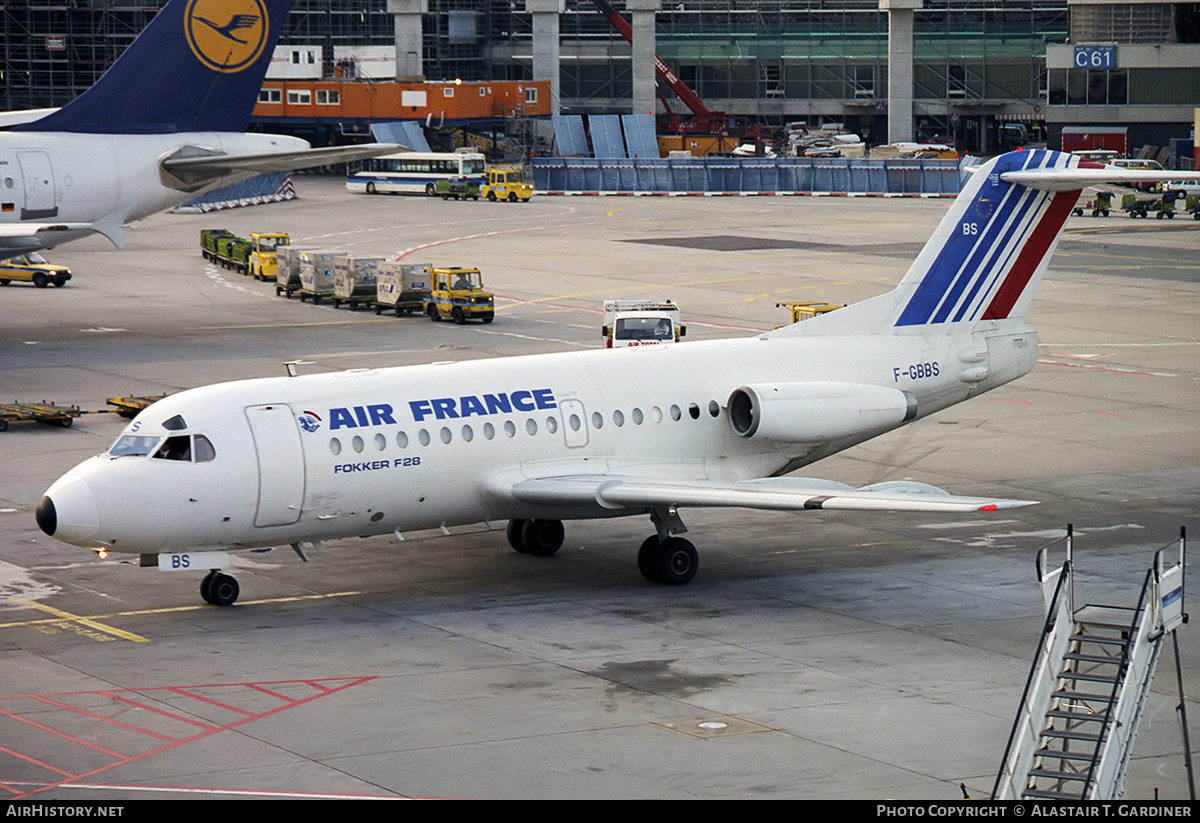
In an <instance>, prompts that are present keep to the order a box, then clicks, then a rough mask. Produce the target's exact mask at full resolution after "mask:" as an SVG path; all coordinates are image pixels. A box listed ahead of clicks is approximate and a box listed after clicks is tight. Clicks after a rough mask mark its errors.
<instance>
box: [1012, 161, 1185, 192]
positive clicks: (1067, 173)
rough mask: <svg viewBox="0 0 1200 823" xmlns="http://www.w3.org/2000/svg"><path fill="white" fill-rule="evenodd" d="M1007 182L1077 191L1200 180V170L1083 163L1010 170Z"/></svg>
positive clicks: (1051, 189)
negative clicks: (1138, 167) (1121, 167)
mask: <svg viewBox="0 0 1200 823" xmlns="http://www.w3.org/2000/svg"><path fill="white" fill-rule="evenodd" d="M1000 179H1001V180H1003V181H1004V182H1005V183H1016V184H1019V185H1022V186H1028V187H1029V188H1032V189H1041V190H1042V191H1055V192H1057V191H1074V190H1078V189H1082V188H1084V187H1085V186H1102V185H1104V184H1105V183H1112V184H1114V185H1128V184H1130V183H1168V182H1171V181H1174V180H1181V181H1182V180H1191V181H1196V182H1200V172H1196V171H1164V170H1163V169H1120V168H1117V167H1116V166H1103V165H1100V164H1099V163H1080V164H1079V167H1078V168H1073V169H1029V170H1024V171H1009V172H1004V173H1003V174H1001V175H1000Z"/></svg>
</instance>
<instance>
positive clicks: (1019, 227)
mask: <svg viewBox="0 0 1200 823" xmlns="http://www.w3.org/2000/svg"><path fill="white" fill-rule="evenodd" d="M1170 174H1171V179H1177V178H1181V177H1184V176H1188V177H1192V176H1200V175H1196V174H1195V173H1188V172H1171V173H1170ZM1160 179H1166V175H1165V173H1164V172H1162V171H1149V172H1148V171H1146V170H1133V169H1117V168H1113V167H1110V166H1105V165H1102V164H1099V163H1094V162H1090V161H1087V160H1082V159H1081V158H1079V157H1076V156H1074V155H1071V154H1063V153H1061V152H1054V151H1020V152H1010V153H1008V154H1003V155H1000V156H999V157H996V158H994V159H992V160H990V161H988V162H987V163H985V164H984V165H982V166H980V167H979V168H978V169H976V170H975V173H974V174H972V175H971V177H970V179H969V180H967V182H966V185H965V186H964V187H963V190H962V192H961V193H960V194H959V195H958V198H957V199H956V200H955V201H954V203H953V204H952V205H951V206H950V210H949V211H948V212H947V213H946V216H945V217H943V218H942V222H941V223H940V224H939V225H938V227H937V230H936V231H935V232H934V233H933V235H932V236H931V237H930V238H929V241H928V242H927V243H926V244H925V247H924V248H923V249H922V250H921V253H920V254H919V255H918V256H917V259H916V260H915V261H914V262H913V264H912V266H911V267H910V268H909V270H908V273H907V274H906V275H905V276H904V279H903V280H901V282H900V284H899V285H898V286H897V287H896V288H895V289H894V290H893V291H891V292H888V293H887V294H883V295H880V296H879V297H876V298H873V299H871V300H867V301H864V302H862V303H857V304H854V305H852V306H849V307H847V308H845V309H839V310H838V311H835V312H829V313H828V314H825V315H822V316H820V317H817V318H813V319H812V320H805V321H804V322H802V323H797V324H794V325H792V326H785V327H783V328H782V329H779V330H777V331H775V332H770V333H769V334H771V335H778V336H789V335H809V334H821V335H825V334H844V333H855V334H861V333H877V334H880V333H884V334H886V333H906V332H907V333H914V332H916V333H924V332H929V331H936V330H944V331H953V330H957V329H962V328H964V327H965V328H972V327H974V326H976V325H978V324H980V323H984V322H985V321H996V322H997V323H1003V322H1004V321H1008V323H1009V324H1011V325H1014V326H1019V325H1021V324H1022V323H1023V321H1024V317H1025V312H1026V311H1027V310H1028V309H1029V304H1030V302H1031V301H1032V300H1033V294H1034V292H1035V291H1036V290H1037V287H1038V284H1040V283H1041V280H1042V275H1043V273H1044V272H1045V270H1046V266H1047V265H1048V264H1049V262H1050V257H1051V256H1052V255H1053V253H1054V249H1055V247H1056V246H1057V245H1058V240H1059V237H1060V236H1061V235H1062V230H1063V226H1064V225H1065V224H1066V220H1067V217H1068V216H1070V214H1071V210H1072V208H1073V207H1074V206H1075V203H1076V201H1077V200H1078V198H1079V193H1080V191H1081V190H1082V189H1083V188H1084V187H1085V186H1089V185H1095V184H1098V183H1104V182H1112V181H1115V180H1160Z"/></svg>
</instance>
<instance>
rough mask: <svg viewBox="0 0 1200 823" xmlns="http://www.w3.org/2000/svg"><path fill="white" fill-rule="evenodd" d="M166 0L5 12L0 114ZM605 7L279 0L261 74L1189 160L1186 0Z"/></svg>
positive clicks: (48, 92)
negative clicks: (480, 85) (492, 91)
mask: <svg viewBox="0 0 1200 823" xmlns="http://www.w3.org/2000/svg"><path fill="white" fill-rule="evenodd" d="M162 4H163V0H92V2H85V1H84V0H79V1H78V2H67V3H62V2H57V3H56V4H54V5H51V4H49V3H47V2H45V0H41V2H39V0H27V2H26V3H23V4H20V5H18V4H5V5H4V6H3V8H0V20H2V23H0V37H2V38H3V44H2V46H3V52H2V53H3V61H4V62H3V66H2V78H0V96H2V97H3V103H2V105H3V107H4V108H5V109H6V110H13V109H24V108H38V107H44V106H56V105H61V104H63V103H65V102H66V101H68V100H70V99H72V98H73V97H75V96H76V95H78V94H79V93H80V92H82V91H83V90H84V89H85V88H87V87H88V86H89V85H90V84H91V83H93V82H94V81H95V80H96V78H97V77H99V75H100V74H101V73H102V72H103V71H104V69H105V68H106V67H107V66H108V65H109V64H111V62H112V61H113V60H114V59H115V58H116V56H117V55H118V54H120V53H121V51H122V50H123V49H124V48H125V47H126V46H127V45H128V44H129V42H130V41H131V40H132V38H133V37H134V36H136V35H137V33H138V32H140V31H141V29H142V28H143V27H144V26H145V25H146V23H147V22H148V21H149V19H150V18H151V17H152V16H153V15H154V13H155V12H156V11H157V9H158V8H160V7H161V5H162ZM606 5H608V4H607V3H597V2H593V0H354V2H350V0H295V2H293V4H292V11H291V13H290V15H289V18H288V22H287V25H286V28H285V32H284V35H283V39H282V40H281V44H282V45H281V46H280V48H279V49H278V50H277V53H276V66H275V68H273V70H272V74H271V78H273V79H276V80H305V79H338V80H342V81H345V82H353V83H376V82H380V81H382V80H385V79H397V78H398V79H400V80H404V81H409V82H411V81H419V80H422V79H424V80H429V81H436V82H439V83H446V82H454V81H463V82H465V83H470V82H497V81H513V82H516V83H524V82H529V81H538V82H539V83H545V84H547V85H546V86H545V88H546V89H547V92H548V94H549V99H548V100H539V101H537V102H538V106H537V107H536V108H534V109H531V110H530V111H531V112H532V114H533V115H534V116H539V117H540V116H544V115H545V114H559V113H567V114H583V115H591V114H610V113H630V112H635V113H646V112H651V111H654V112H657V113H659V114H663V113H664V112H665V111H666V110H667V108H668V107H670V108H671V109H672V110H674V111H675V112H677V113H686V109H685V108H684V106H683V104H682V103H681V102H680V100H679V99H677V98H676V97H675V96H674V95H672V94H670V93H669V92H668V93H666V94H663V95H661V96H659V95H657V94H656V90H655V76H654V75H655V71H654V65H655V59H654V58H655V55H657V56H658V57H659V58H661V59H662V61H663V62H664V63H665V64H666V65H667V66H669V67H670V68H671V69H673V71H674V72H675V73H676V74H677V76H678V78H679V79H680V80H681V81H682V82H683V83H684V84H686V85H687V86H688V87H690V88H691V89H692V90H693V91H694V92H695V93H696V95H697V96H698V97H699V99H700V100H702V101H703V102H704V104H705V105H706V106H707V107H708V108H709V109H711V110H713V111H721V112H726V113H728V114H729V115H735V116H738V117H743V118H749V119H752V120H754V121H756V122H760V123H764V124H770V125H775V126H779V125H783V124H786V123H790V122H796V121H805V122H807V123H808V124H809V125H811V126H817V125H821V124H825V123H831V122H835V123H843V124H844V125H845V127H846V129H847V130H849V131H853V132H857V133H858V134H860V135H861V136H862V137H863V139H864V140H865V141H866V142H868V143H870V144H880V143H888V142H896V141H900V140H921V141H945V142H951V141H952V142H954V143H955V145H956V146H957V147H958V148H959V150H961V151H971V152H974V153H982V154H992V153H995V152H997V151H1000V150H1003V149H1006V148H1009V147H1011V146H1013V145H1016V144H1027V143H1038V142H1046V143H1048V144H1049V145H1050V146H1051V147H1055V146H1057V145H1060V144H1061V135H1062V132H1063V129H1064V128H1067V129H1076V130H1078V129H1080V128H1084V129H1086V128H1088V127H1096V128H1110V129H1111V128H1125V129H1128V136H1129V146H1130V151H1131V152H1132V151H1134V150H1136V149H1137V148H1138V147H1140V146H1142V145H1155V146H1168V145H1172V141H1174V144H1175V145H1177V146H1178V147H1179V155H1180V158H1181V159H1183V160H1190V157H1191V148H1190V144H1191V135H1192V131H1193V125H1194V117H1195V115H1194V111H1195V109H1196V108H1197V107H1200V3H1195V2H1193V3H1170V2H1138V0H1133V1H1132V2H1131V1H1130V0H1124V2H1105V1H1104V0H764V1H763V2H737V1H736V0H613V3H612V4H611V5H612V6H614V7H615V10H616V11H618V12H620V13H621V15H622V16H623V17H624V19H625V20H628V21H629V24H630V26H631V27H632V31H633V37H632V40H633V44H632V45H630V44H629V43H628V42H626V40H625V39H624V38H622V36H621V35H620V34H619V33H618V32H617V31H616V30H615V29H614V28H613V26H612V25H610V22H609V20H608V19H606V17H605V14H603V13H601V11H600V9H601V8H602V7H604V6H606ZM525 113H526V114H528V113H530V112H525ZM427 115H428V112H425V111H423V112H422V114H421V116H423V117H425V116H427ZM272 117H273V118H274V122H272V123H271V127H272V128H276V127H277V126H278V125H279V123H278V117H276V116H275V114H272ZM346 119H347V120H349V119H350V115H346ZM1185 147H1186V148H1185ZM546 149H547V150H553V147H552V146H547V147H546Z"/></svg>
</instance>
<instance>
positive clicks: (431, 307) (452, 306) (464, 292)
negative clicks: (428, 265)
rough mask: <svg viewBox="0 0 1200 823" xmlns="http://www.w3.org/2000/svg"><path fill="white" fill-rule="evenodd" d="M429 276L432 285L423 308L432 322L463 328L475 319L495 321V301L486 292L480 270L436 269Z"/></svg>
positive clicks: (451, 267)
mask: <svg viewBox="0 0 1200 823" xmlns="http://www.w3.org/2000/svg"><path fill="white" fill-rule="evenodd" d="M429 274H430V277H431V279H432V281H433V282H432V284H431V285H430V291H429V296H428V297H426V298H425V300H424V308H425V314H427V315H428V316H429V319H430V320H435V321H436V320H453V321H454V322H455V323H459V324H462V323H465V322H466V321H468V320H473V319H479V320H482V321H483V322H484V323H491V322H492V320H493V319H495V317H496V298H495V296H494V295H493V294H492V293H491V292H486V291H484V290H483V275H482V274H480V272H479V269H468V268H463V267H462V266H448V267H444V268H443V267H436V268H433V269H430V270H429Z"/></svg>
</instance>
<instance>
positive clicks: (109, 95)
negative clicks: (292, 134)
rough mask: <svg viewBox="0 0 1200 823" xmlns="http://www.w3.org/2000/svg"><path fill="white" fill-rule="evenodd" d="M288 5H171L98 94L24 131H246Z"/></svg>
mask: <svg viewBox="0 0 1200 823" xmlns="http://www.w3.org/2000/svg"><path fill="white" fill-rule="evenodd" d="M290 5H291V0H170V2H168V3H167V5H166V6H165V7H164V8H163V10H162V11H160V12H159V13H158V15H157V16H156V17H155V18H154V20H152V21H151V22H150V25H149V26H147V27H146V29H145V31H143V32H142V33H141V34H140V35H139V36H138V37H137V39H136V40H134V41H133V43H132V44H131V45H130V46H129V48H128V49H126V50H125V53H124V54H122V55H121V56H120V57H119V58H118V59H117V62H115V63H114V64H113V65H112V67H111V68H110V69H109V70H108V71H107V72H106V73H105V74H104V76H103V77H101V78H100V79H99V80H98V81H97V82H96V84H95V85H94V86H92V87H91V88H90V89H88V90H87V91H85V92H84V93H83V94H81V95H80V96H79V97H77V98H76V99H75V100H73V101H72V102H70V103H68V104H67V105H66V106H64V107H63V108H61V109H60V110H59V111H57V112H56V113H54V114H51V115H49V116H48V117H44V118H42V119H41V120H38V121H36V122H34V123H29V124H26V125H23V126H19V127H17V129H14V130H21V131H68V132H85V133H96V134H163V133H173V132H182V131H235V132H241V131H245V129H246V123H247V122H248V121H249V119H250V113H251V111H253V109H254V104H255V101H256V100H257V99H258V92H259V90H260V89H261V88H262V83H263V78H264V77H265V76H266V73H267V67H268V66H269V65H270V63H271V55H272V52H273V51H274V48H275V42H276V41H277V40H278V39H279V33H280V31H281V29H282V27H283V21H284V18H285V17H287V13H288V8H289V6H290Z"/></svg>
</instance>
